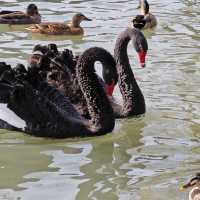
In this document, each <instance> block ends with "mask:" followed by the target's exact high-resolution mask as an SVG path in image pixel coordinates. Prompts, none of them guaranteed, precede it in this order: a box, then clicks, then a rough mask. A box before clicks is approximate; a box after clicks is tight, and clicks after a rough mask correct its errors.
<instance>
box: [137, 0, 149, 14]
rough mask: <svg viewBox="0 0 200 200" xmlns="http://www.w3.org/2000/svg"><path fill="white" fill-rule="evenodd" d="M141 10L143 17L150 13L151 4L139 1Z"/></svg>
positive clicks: (143, 0)
mask: <svg viewBox="0 0 200 200" xmlns="http://www.w3.org/2000/svg"><path fill="white" fill-rule="evenodd" d="M139 8H140V10H141V14H142V15H146V14H148V13H149V3H148V1H147V0H139Z"/></svg>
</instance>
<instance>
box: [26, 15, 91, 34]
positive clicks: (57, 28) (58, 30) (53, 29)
mask: <svg viewBox="0 0 200 200" xmlns="http://www.w3.org/2000/svg"><path fill="white" fill-rule="evenodd" d="M82 21H92V20H91V19H89V18H87V17H86V16H85V15H83V14H82V13H77V14H75V15H74V16H73V17H72V20H71V23H70V24H68V23H61V22H44V23H40V24H35V25H33V26H31V27H28V28H26V29H27V30H29V31H31V32H32V33H40V34H47V35H83V34H84V30H83V28H82V27H81V26H80V24H81V22H82Z"/></svg>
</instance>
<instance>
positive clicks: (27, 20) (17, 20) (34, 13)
mask: <svg viewBox="0 0 200 200" xmlns="http://www.w3.org/2000/svg"><path fill="white" fill-rule="evenodd" d="M40 22H41V16H40V14H39V12H38V8H37V6H36V5H35V4H29V5H28V7H27V9H26V13H24V12H21V11H7V10H3V11H1V12H0V24H35V23H40Z"/></svg>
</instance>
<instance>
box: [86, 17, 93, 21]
mask: <svg viewBox="0 0 200 200" xmlns="http://www.w3.org/2000/svg"><path fill="white" fill-rule="evenodd" d="M84 20H85V21H92V19H90V18H87V17H85V18H84Z"/></svg>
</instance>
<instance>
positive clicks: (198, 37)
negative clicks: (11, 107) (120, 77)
mask: <svg viewBox="0 0 200 200" xmlns="http://www.w3.org/2000/svg"><path fill="white" fill-rule="evenodd" d="M31 2H32V1H31ZM28 3H30V1H26V0H24V1H20V0H1V1H0V5H1V9H8V8H9V9H12V10H25V8H26V6H27V4H28ZM33 3H36V4H37V6H38V7H39V10H40V13H41V14H42V16H43V21H63V20H69V19H70V18H71V16H72V15H73V13H76V12H82V13H84V14H85V15H86V16H87V17H89V18H92V19H93V21H92V22H83V23H82V26H83V27H84V28H85V35H84V37H66V36H62V37H57V36H56V37H55V36H51V37H45V36H40V35H33V34H30V33H28V32H27V31H25V30H24V29H23V28H24V27H8V26H7V25H6V26H4V25H1V26H0V61H6V62H8V63H9V64H12V65H16V63H19V62H21V63H24V64H26V60H27V57H28V55H29V54H30V53H31V50H32V48H33V45H35V44H38V43H40V44H48V43H49V42H55V43H56V44H57V45H58V46H59V48H60V49H64V48H70V49H72V50H73V52H74V53H76V54H78V53H81V52H82V51H84V50H85V49H87V48H88V47H92V46H100V47H104V48H106V49H107V50H109V51H110V52H113V47H114V44H115V40H116V37H117V35H118V34H119V33H120V32H121V31H122V30H123V29H124V28H125V27H126V26H128V24H129V22H130V20H131V18H132V17H133V16H134V15H135V14H137V13H139V10H137V9H136V7H137V3H138V1H137V0H120V1H118V0H108V1H106V0H101V1H99V0H87V1H86V0H73V1H68V0H62V1H57V0H50V1H41V0H36V1H33ZM149 3H150V6H151V7H150V9H151V11H152V13H154V14H155V15H156V16H157V18H158V26H157V28H156V29H155V30H151V31H145V32H144V33H145V35H146V37H147V39H148V43H149V51H148V57H147V67H146V68H145V69H140V68H139V67H138V65H139V64H138V60H137V57H136V54H135V51H134V50H133V48H132V46H131V45H130V47H129V51H128V52H129V57H130V61H131V64H132V68H133V71H134V73H135V75H136V77H137V78H138V83H139V85H140V87H141V89H142V91H143V93H144V96H145V99H146V105H147V112H146V114H145V115H144V116H142V117H141V118H137V119H125V120H124V119H123V120H118V121H117V123H116V126H115V129H114V131H113V132H112V133H110V134H107V135H105V136H101V137H94V138H84V139H82V138H81V139H64V140H51V139H43V138H35V137H31V136H28V135H24V134H22V133H17V132H9V131H7V130H0V200H36V199H47V200H55V199H56V200H74V199H76V200H88V199H89V200H117V199H120V200H133V199H134V200H143V199H144V200H167V199H173V200H180V199H181V200H183V199H184V200H186V199H187V198H188V197H187V196H188V191H186V192H181V191H180V190H179V187H180V186H181V185H182V184H183V183H184V182H185V181H186V180H187V179H188V178H190V177H191V176H192V175H194V174H195V173H196V172H198V171H199V169H200V167H199V166H200V157H199V154H200V90H199V87H200V78H199V77H200V20H199V15H200V11H199V7H200V2H199V0H162V1H160V0H151V1H150V0H149ZM98 71H99V70H98ZM115 96H116V98H119V96H120V95H119V92H118V91H116V93H115Z"/></svg>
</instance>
